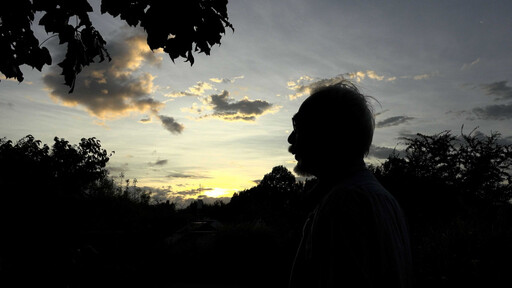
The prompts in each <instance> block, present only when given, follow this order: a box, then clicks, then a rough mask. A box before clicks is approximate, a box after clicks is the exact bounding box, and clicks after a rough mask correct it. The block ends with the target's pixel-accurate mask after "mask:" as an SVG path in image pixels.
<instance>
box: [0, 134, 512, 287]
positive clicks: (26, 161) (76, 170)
mask: <svg viewBox="0 0 512 288" xmlns="http://www.w3.org/2000/svg"><path fill="white" fill-rule="evenodd" d="M54 141H55V143H54V144H53V146H51V147H49V146H47V145H43V144H42V143H41V142H40V141H38V140H36V139H34V137H32V136H27V137H24V138H23V139H21V140H19V141H17V142H16V143H14V142H11V141H8V140H6V139H1V140H0V187H1V188H0V189H1V192H0V209H1V210H0V213H1V214H0V217H1V221H2V222H1V223H2V228H1V229H2V236H1V239H0V245H1V246H0V279H1V280H0V281H2V283H1V284H0V285H1V286H2V287H23V286H29V285H31V284H37V285H38V286H41V284H51V285H52V287H185V286H183V285H184V284H188V285H190V284H194V285H197V286H198V287H219V286H222V287H256V286H264V287H286V285H287V280H288V275H289V271H290V268H291V263H292V261H293V257H294V253H295V250H296V247H297V245H298V241H299V240H300V234H301V229H302V225H303V222H304V219H305V217H306V215H307V213H308V212H309V209H310V208H311V207H308V204H309V203H307V202H305V201H303V200H302V199H303V195H304V191H307V190H309V189H310V188H311V187H312V186H314V185H315V179H311V180H307V181H305V182H297V181H296V179H295V177H294V176H293V174H292V173H291V172H290V171H288V170H287V169H286V168H285V167H283V166H277V167H274V168H273V169H272V171H271V172H269V173H268V174H266V175H265V176H264V177H263V179H262V180H261V182H260V183H259V184H258V185H257V186H255V187H252V188H250V189H247V190H245V191H241V192H239V193H237V194H235V195H233V197H232V198H231V201H230V202H229V203H223V202H215V203H213V204H207V203H203V202H202V201H201V200H197V201H195V202H192V203H191V204H190V205H189V206H188V207H186V208H184V209H176V205H175V203H169V202H165V203H153V202H151V201H150V195H149V193H148V192H145V191H143V190H142V189H140V188H138V187H136V182H132V184H130V183H129V181H126V183H119V182H118V183H116V182H115V181H114V180H113V178H112V177H110V176H109V174H108V170H107V169H106V168H105V167H106V164H107V162H108V160H109V158H110V157H111V156H112V155H111V154H108V152H107V151H105V150H104V149H102V148H101V145H100V142H99V141H98V140H97V139H95V138H89V139H82V140H81V141H80V143H78V144H76V145H72V144H70V143H69V142H67V141H66V140H64V139H59V138H55V140H54ZM403 142H404V143H403V144H405V146H406V149H405V150H404V151H403V152H401V153H398V152H396V153H393V154H392V155H390V156H389V158H388V159H387V160H385V161H384V162H383V163H382V164H380V165H376V166H375V165H374V166H370V167H369V168H370V169H371V170H372V171H373V172H374V173H375V174H376V176H377V177H378V178H379V180H380V181H381V182H382V183H383V185H384V186H385V187H386V188H387V189H388V190H389V191H390V192H391V193H392V194H393V195H394V196H395V197H396V198H397V200H398V201H399V203H400V204H401V206H402V208H403V210H404V212H405V214H406V217H407V221H408V225H409V227H410V234H411V242H412V247H413V257H414V267H413V268H414V271H415V282H416V285H415V286H416V287H450V286H457V287H458V286H469V287H476V286H482V285H485V286H486V287H492V286H494V285H493V284H497V283H504V282H503V281H506V280H507V279H506V277H507V275H508V271H510V270H511V269H512V261H511V259H512V245H511V244H510V243H512V206H511V204H510V199H511V196H512V187H511V183H512V182H511V179H510V178H511V173H510V172H511V167H512V145H510V144H507V143H505V142H503V141H502V139H501V138H500V135H499V134H497V133H493V134H491V135H489V136H486V135H482V134H478V133H475V134H473V133H470V134H469V135H464V134H463V135H461V136H458V137H457V136H453V135H452V134H451V133H449V132H443V133H439V134H436V135H430V136H428V135H422V134H417V135H415V136H414V137H410V138H404V139H403ZM7 283H9V284H7ZM194 287H196V286H194Z"/></svg>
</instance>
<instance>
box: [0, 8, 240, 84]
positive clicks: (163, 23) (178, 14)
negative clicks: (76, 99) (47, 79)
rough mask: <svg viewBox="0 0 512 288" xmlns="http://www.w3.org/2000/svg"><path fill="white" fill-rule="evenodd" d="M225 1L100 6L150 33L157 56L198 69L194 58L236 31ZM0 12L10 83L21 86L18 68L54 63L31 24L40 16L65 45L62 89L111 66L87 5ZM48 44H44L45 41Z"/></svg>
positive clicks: (1, 49)
mask: <svg viewBox="0 0 512 288" xmlns="http://www.w3.org/2000/svg"><path fill="white" fill-rule="evenodd" d="M227 2H228V1H227V0H181V1H173V2H172V3H169V1H164V0H138V1H130V2H129V3H122V4H121V3H120V2H119V1H113V0H102V2H101V13H102V14H105V13H107V14H110V15H112V16H114V17H117V16H119V17H120V18H121V19H122V20H124V21H126V23H127V24H128V25H130V26H139V25H140V27H142V28H144V30H145V31H146V32H147V43H148V45H149V47H150V48H151V49H152V50H154V49H158V48H163V50H164V51H165V53H167V54H168V55H169V57H170V58H171V60H172V61H174V59H176V58H179V57H183V58H185V59H186V61H189V62H190V64H191V65H192V64H194V56H193V52H199V53H205V54H206V55H210V50H211V47H212V46H213V45H215V44H219V45H220V39H221V37H222V34H225V27H229V28H231V29H232V30H233V31H234V28H233V25H232V24H231V23H230V22H229V21H228V14H227ZM2 4H3V7H2V9H1V10H0V20H1V21H0V54H1V55H2V60H0V72H1V73H3V74H4V75H5V77H7V78H16V79H17V80H18V81H19V82H22V81H23V73H22V72H21V70H20V66H21V65H23V64H26V65H28V66H30V67H32V68H36V69H38V70H39V71H41V69H42V67H43V66H44V65H51V63H52V57H51V55H50V53H49V51H48V49H47V48H46V47H41V46H42V44H43V43H44V42H43V43H41V44H40V43H39V40H38V39H37V38H36V37H35V36H34V32H33V30H32V21H34V15H35V13H37V12H42V13H43V14H44V15H43V16H42V17H41V19H40V20H39V23H38V25H40V26H43V27H44V29H45V31H46V32H47V33H50V34H52V36H50V37H54V36H58V38H59V44H66V45H67V50H66V51H67V52H66V56H65V58H64V60H63V61H62V62H60V63H59V64H58V65H59V66H60V67H61V68H62V75H64V83H65V84H66V85H67V86H69V87H70V88H71V89H70V91H69V92H70V93H71V92H73V89H74V87H75V80H76V77H77V75H78V74H79V73H80V72H81V71H82V69H83V68H84V67H85V66H88V65H90V64H91V63H93V62H95V59H96V58H99V62H102V61H104V60H105V59H108V60H109V61H110V60H111V58H110V55H109V53H108V51H107V49H106V47H105V46H106V44H107V43H106V41H105V40H104V39H103V37H102V35H101V34H100V32H98V31H97V30H96V28H95V27H94V26H93V23H92V22H91V20H90V18H89V15H88V13H89V12H92V11H93V9H92V7H91V5H89V3H88V1H87V0H73V1H65V0H32V1H30V0H19V1H7V2H5V3H2ZM45 41H46V40H45Z"/></svg>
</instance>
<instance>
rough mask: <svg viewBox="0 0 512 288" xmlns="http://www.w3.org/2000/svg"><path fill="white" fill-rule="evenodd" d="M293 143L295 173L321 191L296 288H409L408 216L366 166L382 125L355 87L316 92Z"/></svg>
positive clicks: (300, 255) (313, 194) (296, 269)
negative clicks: (378, 125)
mask: <svg viewBox="0 0 512 288" xmlns="http://www.w3.org/2000/svg"><path fill="white" fill-rule="evenodd" d="M292 121H293V132H292V133H291V134H290V136H289V137H288V142H289V143H290V144H291V146H290V149H289V151H290V153H292V154H294V155H295V159H296V160H297V161H298V163H297V166H296V167H295V172H296V173H297V174H299V175H310V176H311V175H312V176H316V177H317V178H318V184H317V185H316V187H315V188H313V190H312V191H310V192H309V193H308V196H307V197H308V199H307V201H308V203H310V204H311V210H312V212H311V213H310V215H309V217H308V219H307V221H306V224H305V225H304V228H303V237H302V240H301V243H300V245H299V248H298V251H297V255H296V258H295V262H294V265H293V269H292V273H291V277H290V287H291V288H295V287H410V286H411V282H412V281H411V266H410V265H411V255H410V245H409V238H408V233H407V228H406V225H405V220H404V216H403V214H402V211H401V209H400V207H399V205H398V203H397V202H396V200H395V199H394V198H393V196H392V195H391V194H390V193H389V192H388V191H386V190H385V189H384V188H383V187H382V186H381V184H380V183H379V182H378V181H377V179H376V178H375V177H374V176H373V174H372V173H371V172H370V171H369V170H367V169H366V166H365V163H364V161H363V158H364V156H365V155H367V154H368V151H369V149H370V144H371V142H372V138H373V131H374V126H375V121H374V117H373V113H372V109H371V106H370V105H369V103H368V101H367V97H366V96H364V95H362V94H361V93H360V92H359V91H358V89H357V88H356V87H355V86H354V85H353V84H351V83H349V82H342V83H340V84H337V85H333V86H328V87H325V88H322V89H320V90H317V91H314V93H312V94H311V96H309V97H308V98H307V99H306V100H305V101H304V102H303V103H302V105H301V106H300V108H299V111H298V112H297V113H296V114H295V115H294V116H293V119H292Z"/></svg>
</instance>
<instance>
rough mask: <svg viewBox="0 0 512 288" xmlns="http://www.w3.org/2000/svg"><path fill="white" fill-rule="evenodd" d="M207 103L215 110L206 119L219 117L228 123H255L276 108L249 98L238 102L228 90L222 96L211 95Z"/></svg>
mask: <svg viewBox="0 0 512 288" xmlns="http://www.w3.org/2000/svg"><path fill="white" fill-rule="evenodd" d="M205 102H206V104H207V105H209V106H210V109H211V110H213V114H210V115H207V116H205V117H217V118H221V119H223V120H227V121H235V120H243V121H254V120H256V117H258V116H261V115H263V114H265V113H266V112H270V111H271V110H272V109H273V108H275V107H274V105H273V104H271V103H268V102H266V101H263V100H250V99H249V98H247V97H245V98H244V99H242V100H240V101H236V100H235V99H233V98H230V97H229V92H228V91H226V90H224V91H222V93H220V94H213V95H210V96H209V97H208V98H207V99H206V101H205Z"/></svg>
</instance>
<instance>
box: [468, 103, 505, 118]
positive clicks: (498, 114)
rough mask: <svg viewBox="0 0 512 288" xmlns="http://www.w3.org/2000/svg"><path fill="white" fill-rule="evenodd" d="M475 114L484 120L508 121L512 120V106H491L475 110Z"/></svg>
mask: <svg viewBox="0 0 512 288" xmlns="http://www.w3.org/2000/svg"><path fill="white" fill-rule="evenodd" d="M473 113H474V114H475V115H476V116H477V117H478V118H479V119H483V120H508V119H512V104H500V105H489V106H485V107H482V108H480V107H479V108H474V109H473Z"/></svg>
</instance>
